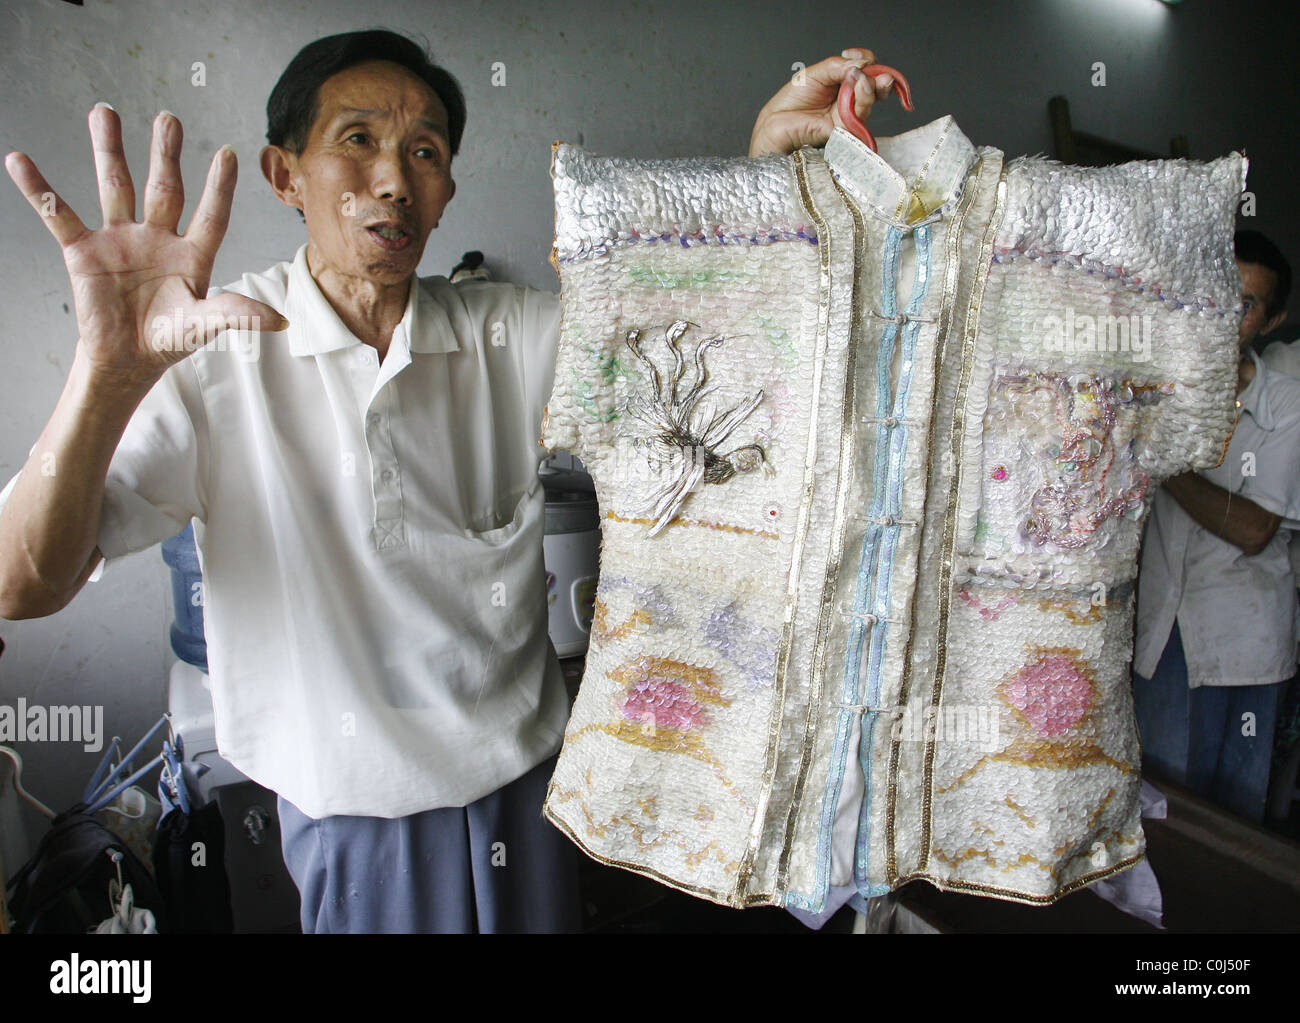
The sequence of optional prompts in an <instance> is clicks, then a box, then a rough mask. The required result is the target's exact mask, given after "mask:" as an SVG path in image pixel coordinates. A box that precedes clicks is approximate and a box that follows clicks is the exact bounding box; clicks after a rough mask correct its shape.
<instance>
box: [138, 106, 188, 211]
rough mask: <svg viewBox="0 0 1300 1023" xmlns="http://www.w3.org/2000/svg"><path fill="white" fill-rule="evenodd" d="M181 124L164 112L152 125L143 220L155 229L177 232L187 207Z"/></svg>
mask: <svg viewBox="0 0 1300 1023" xmlns="http://www.w3.org/2000/svg"><path fill="white" fill-rule="evenodd" d="M180 157H181V122H180V120H179V119H178V118H177V117H176V115H175V114H173V113H170V112H168V111H166V110H164V111H163V112H162V113H160V114H159V115H158V116H157V117H156V118H154V122H153V149H152V150H151V151H150V154H149V181H148V183H147V184H146V185H145V188H144V219H145V221H146V222H147V223H150V224H153V225H154V226H156V227H162V228H166V229H167V230H169V231H175V230H176V225H177V223H179V222H180V219H181V210H183V209H184V208H185V185H184V183H183V182H182V181H181V159H180Z"/></svg>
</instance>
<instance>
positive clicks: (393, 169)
mask: <svg viewBox="0 0 1300 1023" xmlns="http://www.w3.org/2000/svg"><path fill="white" fill-rule="evenodd" d="M370 192H371V194H372V195H373V196H374V197H375V198H377V199H386V200H388V201H389V202H395V203H397V204H398V205H400V206H406V205H409V204H410V202H411V179H410V174H409V172H408V169H407V166H406V160H405V159H404V158H403V157H402V155H401V154H400V153H396V152H392V151H388V152H382V153H380V154H379V155H378V156H377V157H376V158H375V160H374V162H373V163H372V164H371V167H370Z"/></svg>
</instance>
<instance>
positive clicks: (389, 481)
mask: <svg viewBox="0 0 1300 1023" xmlns="http://www.w3.org/2000/svg"><path fill="white" fill-rule="evenodd" d="M225 290H229V291H236V292H240V293H242V294H245V295H249V296H251V297H253V298H256V299H258V300H260V301H262V302H265V303H266V304H267V305H270V306H272V307H273V308H275V309H277V310H281V311H282V312H283V313H284V314H285V316H286V317H287V318H288V319H289V321H290V327H289V329H288V331H286V332H284V333H279V334H273V333H260V334H253V333H249V332H238V333H232V334H230V335H228V336H226V337H225V338H224V340H222V339H219V340H218V341H217V342H214V343H213V345H211V346H209V347H208V348H205V349H203V350H202V351H200V352H198V353H196V354H195V355H194V356H192V357H190V358H188V359H186V360H184V361H183V362H181V363H179V364H177V365H176V366H174V367H173V368H172V369H170V370H169V371H168V372H167V373H166V374H165V375H164V376H163V378H162V379H161V380H160V381H159V382H158V384H157V385H156V386H155V387H154V388H153V390H152V391H151V392H150V393H149V395H148V396H147V397H146V399H145V400H144V402H143V403H142V404H141V406H140V408H139V409H138V411H137V412H136V414H135V416H134V418H133V419H132V420H131V423H130V425H129V426H128V428H127V431H126V433H125V435H124V437H123V438H122V442H121V444H120V445H119V447H118V450H117V452H116V454H115V455H114V458H113V462H112V467H111V469H110V471H109V476H108V489H107V493H106V496H105V500H104V509H103V515H102V518H101V523H100V532H99V547H100V549H101V550H102V551H103V553H104V555H105V557H106V558H110V559H111V558H114V557H119V556H121V555H123V554H126V553H128V552H131V551H137V550H141V549H143V548H146V547H149V546H150V545H152V544H155V543H158V542H159V541H161V540H163V539H166V538H167V537H169V536H172V535H173V534H175V533H176V532H177V531H179V530H180V529H183V528H184V526H185V524H186V523H187V522H188V521H189V520H190V519H191V518H193V519H194V520H195V523H194V526H195V528H194V533H195V537H196V540H197V543H198V550H199V556H200V560H201V563H202V567H203V574H204V587H205V601H204V619H205V631H206V637H207V647H208V664H209V671H210V675H211V680H212V694H213V704H214V707H215V711H216V733H217V744H218V746H219V748H220V750H221V753H222V755H223V756H225V757H226V758H227V759H228V760H230V762H231V763H233V764H234V765H235V766H236V767H238V768H239V769H240V770H241V771H243V772H244V773H245V774H247V775H248V776H249V777H250V778H252V779H254V780H255V781H257V782H260V783H261V784H263V785H265V786H267V787H268V788H270V789H272V790H274V791H275V792H277V793H279V794H280V795H282V796H284V797H285V798H286V799H288V800H289V801H290V802H292V803H294V804H295V805H297V806H298V807H299V808H300V809H302V810H303V812H304V813H307V814H309V815H311V816H314V817H320V816H324V815H328V814H362V815H370V816H380V817H396V816H402V815H405V814H410V813H415V812H418V811H421V810H428V809H431V808H434V807H442V806H461V805H464V804H467V803H470V802H472V801H474V800H476V799H478V798H480V797H481V796H484V795H487V794H488V793H490V792H493V791H495V790H496V789H498V788H500V787H501V786H502V785H505V784H507V783H508V782H510V781H512V780H514V779H515V778H518V777H519V776H520V775H522V774H524V773H525V772H526V771H528V770H529V769H530V768H532V767H534V766H535V765H536V764H538V763H540V762H541V761H542V760H544V759H545V758H546V757H548V756H550V755H551V754H553V753H554V752H555V751H556V750H557V749H558V748H559V746H560V742H561V739H562V735H563V728H564V724H565V720H566V718H567V715H568V701H567V697H566V695H565V689H564V681H563V676H562V675H561V672H560V669H559V663H558V661H557V660H556V658H555V654H554V650H553V648H552V647H551V644H550V642H549V640H548V638H547V615H546V610H547V609H546V585H545V575H544V569H543V567H542V531H543V522H544V500H545V498H544V494H543V490H542V487H541V484H540V482H539V479H538V475H537V470H538V467H539V466H540V464H541V462H542V461H543V460H544V458H545V457H546V452H545V450H544V449H543V448H542V447H541V446H540V442H539V440H538V438H539V436H540V427H541V419H542V410H543V406H544V404H545V402H546V400H547V398H548V397H549V395H550V389H551V380H552V374H553V371H554V365H555V349H556V339H557V336H558V328H559V317H560V306H559V301H558V299H557V298H556V296H554V295H551V294H548V293H546V292H542V291H537V290H534V289H531V288H526V287H521V286H517V285H511V284H502V283H485V282H468V283H465V284H460V285H452V284H449V283H448V282H447V280H446V279H445V278H442V277H433V278H428V279H425V280H421V281H420V282H419V286H418V287H414V288H412V293H411V299H410V303H409V305H408V307H407V310H406V315H405V316H404V317H403V319H402V321H401V323H400V324H399V325H398V327H397V329H396V330H395V331H394V333H393V338H392V342H391V344H390V346H389V349H388V353H387V355H386V356H385V358H384V360H383V363H382V365H381V364H380V360H379V357H378V354H377V353H376V351H375V350H374V349H373V348H371V347H369V346H367V345H364V344H362V343H361V342H359V341H358V340H357V338H356V337H354V336H353V335H352V333H351V332H350V331H349V330H348V329H347V327H345V326H344V325H343V323H342V322H341V321H340V320H339V318H338V316H337V315H336V314H335V312H334V310H333V309H332V308H331V306H330V305H329V303H328V302H327V301H326V300H325V298H324V296H323V295H322V294H321V292H320V290H319V289H318V287H317V286H316V283H315V281H314V280H313V279H312V277H311V275H310V273H309V272H308V270H307V262H306V247H305V246H304V247H303V249H300V250H299V251H298V254H297V256H296V257H295V259H294V260H293V262H292V263H281V264H279V265H278V266H275V267H273V268H271V269H270V270H268V271H267V272H266V273H262V274H256V275H247V276H245V277H244V278H243V279H242V280H241V281H240V282H239V283H237V284H235V285H232V286H231V287H229V288H227V289H225Z"/></svg>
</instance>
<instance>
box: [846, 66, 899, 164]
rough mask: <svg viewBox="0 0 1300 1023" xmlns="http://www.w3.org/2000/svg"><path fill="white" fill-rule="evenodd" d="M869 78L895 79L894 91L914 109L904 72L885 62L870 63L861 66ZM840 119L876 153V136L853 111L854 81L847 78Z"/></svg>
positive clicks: (857, 137) (850, 131)
mask: <svg viewBox="0 0 1300 1023" xmlns="http://www.w3.org/2000/svg"><path fill="white" fill-rule="evenodd" d="M858 70H860V71H861V72H862V73H863V74H864V75H866V76H867V78H868V79H871V78H874V77H875V76H876V75H889V77H890V78H892V79H893V80H894V92H896V93H897V94H898V102H899V103H901V104H903V109H904V110H907V111H910V110H911V109H912V87H911V86H910V85H908V84H907V79H906V78H904V77H903V75H902V72H900V71H897V70H895V69H894V68H892V67H888V66H887V65H885V64H868V65H867V66H866V67H864V68H859V69H858ZM838 102H839V111H840V120H841V121H843V122H844V127H845V128H846V129H847V130H848V131H849V133H850V134H852V135H853V137H854V138H856V139H857V140H858V141H859V142H861V143H863V144H864V145H865V146H867V147H868V148H870V150H871V151H872V152H873V153H874V152H875V151H876V139H875V136H874V135H872V134H871V132H870V131H869V130H868V129H867V126H866V125H865V124H863V123H862V120H861V118H859V117H858V115H857V114H856V113H854V111H853V83H852V82H850V81H849V80H848V78H845V79H844V81H842V82H840V95H839V101H838Z"/></svg>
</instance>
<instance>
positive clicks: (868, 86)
mask: <svg viewBox="0 0 1300 1023" xmlns="http://www.w3.org/2000/svg"><path fill="white" fill-rule="evenodd" d="M851 74H852V75H853V77H854V82H853V112H854V113H855V114H857V115H858V120H860V121H865V120H866V119H867V117H868V116H869V115H870V114H871V108H872V107H873V106H875V105H876V97H877V96H883V95H886V94H885V93H881V92H880V90H879V89H878V88H877V87H876V83H875V82H874V81H872V79H870V78H868V77H867V76H866V75H864V74H863V73H862V72H861V71H857V70H854V71H852V72H851Z"/></svg>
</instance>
